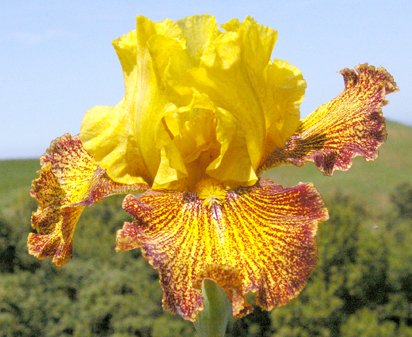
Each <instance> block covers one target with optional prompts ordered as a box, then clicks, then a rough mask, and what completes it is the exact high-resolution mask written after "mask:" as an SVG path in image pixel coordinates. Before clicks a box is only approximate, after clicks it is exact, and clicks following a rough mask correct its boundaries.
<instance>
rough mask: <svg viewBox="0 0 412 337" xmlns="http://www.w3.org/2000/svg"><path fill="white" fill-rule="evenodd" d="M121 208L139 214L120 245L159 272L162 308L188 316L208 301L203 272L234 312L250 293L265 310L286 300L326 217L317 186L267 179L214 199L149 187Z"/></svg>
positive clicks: (299, 284)
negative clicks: (138, 253) (204, 294)
mask: <svg viewBox="0 0 412 337" xmlns="http://www.w3.org/2000/svg"><path fill="white" fill-rule="evenodd" d="M210 200H211V199H210ZM123 208H124V209H125V210H126V211H127V212H129V213H130V214H131V215H132V216H133V217H134V218H135V220H134V221H133V222H132V223H125V224H124V226H123V229H122V230H119V231H118V233H117V242H116V247H117V248H116V249H117V250H119V251H124V250H130V249H134V248H138V247H140V248H141V249H142V251H143V253H144V255H145V257H146V258H147V259H148V261H149V262H150V264H151V265H152V266H153V267H154V268H155V269H156V270H158V271H159V274H160V282H161V285H162V287H163V307H164V309H166V310H169V311H171V312H174V313H178V314H180V315H182V316H183V317H184V318H185V319H189V320H195V319H196V316H197V312H198V311H199V310H201V309H202V308H203V302H202V297H201V294H200V288H201V282H202V280H203V279H212V280H214V281H215V282H217V283H218V284H219V285H220V286H221V287H222V288H223V289H224V290H225V292H226V294H227V296H228V298H229V300H230V301H231V302H232V306H233V315H234V316H235V317H242V316H244V315H245V314H247V313H249V312H250V311H251V306H250V305H249V304H248V303H247V301H246V299H245V295H246V294H247V293H249V292H256V302H257V304H258V305H259V306H261V307H262V308H264V309H266V310H270V309H272V308H273V307H276V306H280V305H283V304H286V303H287V302H288V301H290V300H291V299H292V298H294V297H295V296H296V295H297V294H298V293H299V292H300V290H301V289H302V288H303V286H304V285H305V283H306V280H307V278H308V276H309V274H310V273H311V271H312V269H313V267H314V266H315V264H316V260H317V254H316V244H315V235H316V231H317V224H318V223H319V222H320V221H324V220H326V219H327V218H328V215H327V210H326V209H325V208H324V205H323V202H322V200H321V198H320V196H319V194H318V193H317V191H316V190H315V189H314V187H313V186H312V185H310V184H300V185H298V186H295V187H291V188H283V187H281V186H280V185H275V184H273V183H271V182H270V181H266V180H260V181H259V183H258V184H256V185H255V186H254V187H244V188H240V189H237V190H229V191H227V192H226V194H225V196H224V198H223V199H222V198H220V199H216V200H214V201H212V202H210V203H209V202H208V203H205V202H204V200H202V199H201V198H199V195H198V194H197V193H195V192H167V193H161V192H155V191H147V192H145V193H144V194H143V195H141V196H140V197H135V196H132V195H128V196H127V197H126V198H125V200H124V202H123Z"/></svg>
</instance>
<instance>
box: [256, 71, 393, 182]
mask: <svg viewBox="0 0 412 337" xmlns="http://www.w3.org/2000/svg"><path fill="white" fill-rule="evenodd" d="M341 74H342V75H343V78H344V80H345V90H344V91H343V92H342V93H341V94H340V95H339V96H337V97H336V98H335V99H333V100H332V101H330V102H328V103H326V104H324V105H322V106H320V107H319V108H318V109H317V110H315V111H314V112H313V113H312V114H310V115H309V116H308V117H306V118H305V119H303V120H302V121H301V124H300V126H299V128H298V130H297V131H296V132H295V134H294V135H292V136H291V137H290V138H289V140H288V141H287V142H286V144H285V146H284V147H283V148H280V149H277V150H275V151H274V152H272V154H271V155H269V157H268V158H267V160H266V161H265V162H264V164H263V165H262V167H261V169H266V168H269V167H272V166H277V165H279V164H281V163H292V164H294V165H297V166H302V165H304V164H305V163H306V162H307V161H312V162H314V163H315V165H316V166H317V167H318V168H319V169H320V170H321V171H322V172H323V173H324V174H326V175H331V174H332V173H333V172H334V171H335V170H343V171H346V170H348V169H349V168H350V166H351V165H352V159H353V158H354V157H356V156H359V155H360V156H363V157H365V158H366V160H374V159H375V158H376V157H377V154H378V148H379V146H380V145H381V144H382V143H383V141H384V140H385V139H386V130H385V122H384V118H383V116H382V111H381V108H382V106H383V105H385V104H386V100H385V95H386V94H390V93H392V92H394V91H396V90H398V88H397V86H396V83H395V81H394V80H393V78H392V76H391V75H390V74H389V73H388V72H387V71H386V70H385V69H384V68H375V67H373V66H369V65H367V64H363V65H359V66H357V67H356V69H355V70H352V69H343V70H342V71H341Z"/></svg>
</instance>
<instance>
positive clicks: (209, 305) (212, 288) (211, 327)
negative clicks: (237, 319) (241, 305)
mask: <svg viewBox="0 0 412 337" xmlns="http://www.w3.org/2000/svg"><path fill="white" fill-rule="evenodd" d="M202 294H203V303H204V306H205V307H204V309H203V311H201V312H200V314H199V317H198V320H197V321H196V322H195V328H196V331H197V333H198V335H199V336H200V337H224V336H225V333H226V328H227V325H228V323H229V319H230V317H231V316H232V306H231V304H230V302H229V300H228V299H227V297H226V294H225V292H224V291H223V289H222V288H220V287H219V286H218V285H217V284H216V283H214V282H213V281H211V280H204V281H203V283H202Z"/></svg>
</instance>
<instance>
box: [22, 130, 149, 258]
mask: <svg viewBox="0 0 412 337" xmlns="http://www.w3.org/2000/svg"><path fill="white" fill-rule="evenodd" d="M40 164H41V169H40V172H39V173H40V176H39V178H37V179H36V180H34V181H33V183H32V188H31V191H30V195H31V196H32V197H33V198H35V199H36V200H37V202H38V209H37V211H36V212H33V214H32V218H31V221H32V227H33V228H34V229H36V230H37V232H38V234H35V233H30V234H29V237H28V240H27V246H28V250H29V253H30V254H32V255H34V256H36V257H37V258H39V259H44V258H51V259H52V262H53V263H54V264H55V265H56V266H62V265H63V264H64V263H66V262H67V261H68V260H69V259H70V258H71V255H72V238H73V233H74V229H75V226H76V223H77V221H78V220H79V217H80V215H81V213H82V211H83V209H84V207H85V206H89V205H92V204H94V203H96V202H97V201H99V200H101V199H102V198H104V197H107V196H109V195H113V194H126V193H130V192H136V191H143V190H146V189H147V185H144V184H140V185H123V184H119V183H115V182H113V181H112V180H111V179H110V178H109V177H108V176H107V174H106V172H105V170H103V169H102V168H100V167H99V166H98V165H97V164H96V162H95V161H94V159H93V158H92V157H91V156H90V155H89V154H88V153H87V152H86V150H85V149H84V147H83V145H82V142H81V141H80V139H79V138H78V137H72V136H71V135H69V134H65V135H63V136H62V137H60V138H57V139H56V140H55V141H53V142H52V144H51V146H50V148H49V149H48V150H47V152H46V154H45V155H43V156H42V157H41V158H40Z"/></svg>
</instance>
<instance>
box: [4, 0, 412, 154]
mask: <svg viewBox="0 0 412 337" xmlns="http://www.w3.org/2000/svg"><path fill="white" fill-rule="evenodd" d="M411 3H412V2H411V1H409V0H404V1H402V0H395V1H387V0H362V1H359V0H341V1H326V0H319V1H314V0H297V1H293V0H279V1H278V0H248V1H246V0H237V1H232V0H210V1H207V0H201V1H200V0H199V1H196V0H177V1H171V0H168V1H166V0H152V1H148V0H134V1H133V0H112V1H109V0H107V1H104V0H100V1H97V0H88V1H84V0H83V1H78V0H59V1H57V0H55V1H51V0H36V1H28V0H25V1H23V0H3V1H1V3H0V40H1V45H2V48H1V50H2V52H1V53H0V78H1V90H0V114H1V124H0V125H1V132H0V158H1V159H4V158H25V157H37V156H39V155H41V154H42V153H43V152H44V151H45V149H46V148H47V147H48V145H49V143H50V141H51V140H53V139H54V138H56V137H58V136H60V135H62V134H63V133H65V132H70V133H72V134H77V133H78V132H79V127H80V123H81V120H82V117H83V115H84V112H85V111H86V110H88V109H89V108H91V107H93V106H94V105H114V104H116V103H117V102H118V101H119V100H120V99H121V97H122V95H123V82H122V74H121V71H120V66H119V64H118V61H117V58H116V55H115V52H114V50H113V48H112V46H111V41H112V40H113V39H114V38H116V37H118V36H120V35H122V34H124V33H126V32H128V31H129V30H131V29H133V28H134V24H135V16H136V15H137V14H140V15H146V16H148V17H150V18H152V19H154V20H161V19H164V18H166V17H167V18H171V19H179V18H181V17H184V16H187V15H192V14H202V13H209V14H213V15H215V16H216V17H217V19H218V21H219V22H220V23H223V22H225V21H227V20H228V19H230V18H232V17H238V18H242V19H243V18H244V17H245V16H247V15H252V16H253V17H254V18H255V19H256V20H257V21H258V22H259V23H262V24H265V25H268V26H270V27H272V28H274V29H277V30H278V31H279V38H278V42H277V44H276V47H275V51H274V53H273V57H275V58H280V59H285V60H288V61H289V62H291V63H292V64H294V65H296V66H298V67H299V68H300V69H301V70H302V72H303V75H304V76H305V78H306V80H307V83H308V89H307V91H306V98H305V101H304V103H303V104H302V108H301V111H302V116H305V115H307V114H308V113H310V112H311V111H312V110H314V109H315V108H316V107H317V106H319V105H320V104H322V103H325V102H326V101H328V100H330V99H331V98H333V97H335V96H336V95H337V94H338V93H339V92H340V91H341V90H342V88H343V81H342V78H341V76H340V75H339V74H338V71H339V70H340V69H342V68H344V67H353V66H355V65H357V64H359V63H364V62H368V63H370V64H373V65H376V66H384V67H386V68H387V69H388V70H389V71H390V72H391V73H392V74H393V76H394V77H395V79H396V81H397V83H398V85H399V87H400V88H401V91H400V92H398V93H396V94H393V95H391V96H389V100H390V104H389V105H388V106H386V107H385V108H384V112H385V115H386V116H387V117H388V118H390V119H392V120H396V121H400V122H403V123H406V124H409V125H412V114H411V107H410V104H409V98H410V97H411V93H412V85H411V83H412V82H411V79H410V78H411V75H412V71H411V70H412V46H411V38H412V24H411V17H410V16H411V13H412V5H411Z"/></svg>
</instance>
